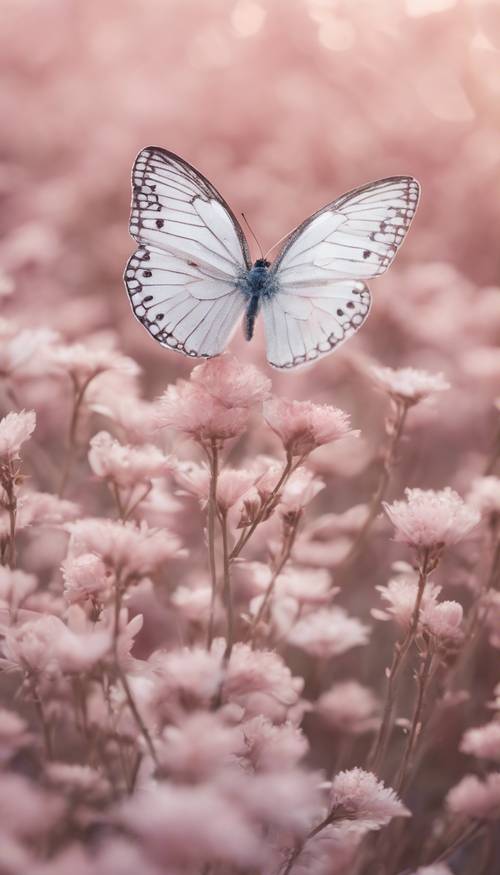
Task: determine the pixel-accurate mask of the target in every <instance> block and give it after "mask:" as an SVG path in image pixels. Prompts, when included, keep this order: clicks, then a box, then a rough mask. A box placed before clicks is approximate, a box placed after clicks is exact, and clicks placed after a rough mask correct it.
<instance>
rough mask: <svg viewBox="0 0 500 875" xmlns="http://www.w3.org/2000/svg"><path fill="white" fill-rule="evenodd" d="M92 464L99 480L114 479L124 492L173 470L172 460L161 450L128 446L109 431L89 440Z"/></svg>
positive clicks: (151, 446) (152, 446) (152, 447)
mask: <svg viewBox="0 0 500 875" xmlns="http://www.w3.org/2000/svg"><path fill="white" fill-rule="evenodd" d="M89 464H90V467H91V468H92V471H93V472H94V474H95V475H96V476H97V477H99V478H101V479H102V480H111V481H112V482H113V483H115V484H116V485H117V486H118V487H120V488H122V489H127V488H129V489H130V488H132V487H134V486H138V485H139V484H146V485H147V484H148V483H149V482H150V481H151V480H152V479H153V478H155V477H162V476H163V475H165V474H167V473H168V472H170V471H171V470H172V460H171V459H170V458H169V457H168V456H165V455H164V453H162V451H161V450H160V449H159V448H158V447H155V446H154V445H152V444H147V445H144V446H140V447H133V446H126V445H124V444H120V442H119V441H117V440H115V439H114V438H113V437H112V436H111V435H110V434H109V432H107V431H100V432H99V433H98V434H96V435H94V437H93V438H92V440H91V441H90V450H89Z"/></svg>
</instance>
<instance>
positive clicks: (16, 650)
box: [3, 614, 111, 674]
mask: <svg viewBox="0 0 500 875" xmlns="http://www.w3.org/2000/svg"><path fill="white" fill-rule="evenodd" d="M110 645H111V637H110V635H109V633H108V631H105V630H102V631H86V632H80V631H72V630H71V629H70V628H69V627H68V626H67V625H66V624H65V623H64V622H63V621H62V620H61V619H60V618H59V617H55V616H51V615H50V614H44V615H43V616H41V617H40V618H39V619H37V620H30V621H28V622H26V623H23V625H22V626H19V627H18V628H12V629H11V628H9V629H8V630H7V632H6V636H5V643H4V648H3V649H4V656H5V658H6V660H7V662H8V663H9V664H10V665H11V666H12V667H17V668H20V669H22V670H23V671H26V672H28V673H30V674H38V673H40V672H41V673H47V674H58V673H62V674H79V673H81V672H85V671H89V670H90V669H91V668H92V666H93V665H95V664H96V662H98V661H99V660H100V659H102V658H103V656H104V655H105V654H106V653H107V652H108V650H109V647H110Z"/></svg>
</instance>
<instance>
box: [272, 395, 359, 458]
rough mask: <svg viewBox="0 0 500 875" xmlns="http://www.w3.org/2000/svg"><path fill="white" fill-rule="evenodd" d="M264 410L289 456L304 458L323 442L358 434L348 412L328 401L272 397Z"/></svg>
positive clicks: (326, 442) (327, 442)
mask: <svg viewBox="0 0 500 875" xmlns="http://www.w3.org/2000/svg"><path fill="white" fill-rule="evenodd" d="M263 410H264V419H265V420H266V422H267V424H268V425H269V427H270V428H271V429H272V430H273V431H274V433H275V434H277V435H278V437H279V438H280V440H281V441H282V443H283V446H284V448H285V450H286V452H287V454H289V455H290V456H303V457H304V456H307V455H308V454H309V453H311V452H312V451H313V450H315V449H316V447H321V446H322V445H323V444H329V443H331V442H332V441H337V440H340V438H344V437H347V436H350V437H357V436H358V434H359V432H357V431H353V430H352V429H351V422H350V417H349V415H348V414H347V413H344V411H343V410H339V409H338V408H337V407H330V406H329V405H328V404H313V403H312V401H289V400H288V399H286V398H271V399H269V401H265V402H264V408H263Z"/></svg>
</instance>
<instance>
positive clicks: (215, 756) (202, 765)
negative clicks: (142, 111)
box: [160, 711, 244, 783]
mask: <svg viewBox="0 0 500 875" xmlns="http://www.w3.org/2000/svg"><path fill="white" fill-rule="evenodd" d="M243 751H244V743H243V738H242V735H241V730H240V729H239V728H238V727H235V726H230V725H226V724H225V723H224V722H223V721H222V719H221V717H220V715H218V714H214V713H210V712H209V711H208V712H203V711H198V712H195V713H193V714H191V715H188V716H187V717H186V718H185V719H183V720H182V721H181V722H180V724H179V725H178V726H174V725H171V726H167V727H166V728H165V729H164V731H163V734H162V738H161V746H160V760H161V764H162V767H163V768H164V769H165V770H166V774H168V775H170V776H172V777H175V778H176V779H177V780H179V781H182V782H185V783H194V782H199V781H203V780H206V779H207V778H210V777H211V776H212V775H216V774H217V772H219V771H220V770H221V769H223V768H228V767H233V768H234V767H235V766H236V765H237V763H238V759H237V757H238V756H239V755H241V754H242V753H243Z"/></svg>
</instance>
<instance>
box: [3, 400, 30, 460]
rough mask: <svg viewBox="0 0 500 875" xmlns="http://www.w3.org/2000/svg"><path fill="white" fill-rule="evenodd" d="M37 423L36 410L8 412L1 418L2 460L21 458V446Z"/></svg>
mask: <svg viewBox="0 0 500 875" xmlns="http://www.w3.org/2000/svg"><path fill="white" fill-rule="evenodd" d="M35 425H36V415H35V411H34V410H28V411H26V410H21V412H20V413H8V414H7V416H4V418H3V419H0V462H4V463H5V462H6V463H10V462H13V461H14V460H15V459H18V458H19V452H20V450H21V447H22V445H23V444H24V442H25V441H27V440H28V439H29V438H30V437H31V435H32V433H33V431H34V429H35Z"/></svg>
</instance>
